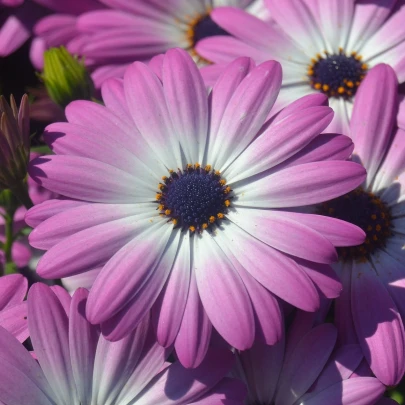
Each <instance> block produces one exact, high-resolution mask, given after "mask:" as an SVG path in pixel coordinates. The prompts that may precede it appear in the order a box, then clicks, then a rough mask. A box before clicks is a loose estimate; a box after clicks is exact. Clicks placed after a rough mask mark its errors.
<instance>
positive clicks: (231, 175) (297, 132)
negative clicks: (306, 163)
mask: <svg viewBox="0 0 405 405" xmlns="http://www.w3.org/2000/svg"><path fill="white" fill-rule="evenodd" d="M332 118H333V111H332V109H330V108H329V107H323V106H320V107H310V108H307V109H303V110H300V111H297V112H295V114H293V115H292V116H287V117H286V118H285V119H283V120H279V121H277V123H276V124H274V123H273V124H272V125H271V126H270V128H269V129H268V130H266V131H265V132H264V133H263V134H262V135H261V136H260V137H259V138H257V139H256V140H255V141H254V142H253V143H252V144H251V145H249V147H248V148H247V149H246V150H244V151H243V153H242V154H241V156H239V157H238V159H237V160H236V161H235V162H234V163H233V164H232V165H231V166H230V167H229V169H227V170H226V172H225V173H224V175H225V176H226V178H227V181H228V182H229V183H234V182H237V181H239V180H242V179H246V178H247V177H250V176H253V175H255V174H258V173H261V172H263V171H265V170H267V169H270V168H271V167H273V166H275V165H277V164H279V163H282V162H284V161H285V160H287V159H288V158H290V157H291V156H293V155H294V154H295V153H297V152H299V151H300V150H301V149H303V148H304V147H305V146H306V145H308V143H309V142H311V141H312V140H313V139H314V138H315V137H317V136H318V135H319V134H320V133H321V132H322V131H323V130H324V129H325V128H326V127H327V126H328V124H329V123H330V122H331V120H332Z"/></svg>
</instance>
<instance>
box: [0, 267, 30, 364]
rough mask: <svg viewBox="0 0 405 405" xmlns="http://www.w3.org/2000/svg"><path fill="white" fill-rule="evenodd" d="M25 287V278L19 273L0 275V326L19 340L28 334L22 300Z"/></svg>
mask: <svg viewBox="0 0 405 405" xmlns="http://www.w3.org/2000/svg"><path fill="white" fill-rule="evenodd" d="M27 289H28V282H27V279H26V278H25V277H23V276H22V275H20V274H10V275H8V276H3V277H0V326H1V327H2V328H5V329H6V330H7V331H8V332H10V333H11V334H12V335H13V336H14V337H15V338H16V339H18V340H19V341H20V342H24V340H25V339H27V337H28V336H29V334H28V325H27V306H26V304H27V303H26V302H25V301H24V297H25V295H26V294H27ZM0 357H1V356H0Z"/></svg>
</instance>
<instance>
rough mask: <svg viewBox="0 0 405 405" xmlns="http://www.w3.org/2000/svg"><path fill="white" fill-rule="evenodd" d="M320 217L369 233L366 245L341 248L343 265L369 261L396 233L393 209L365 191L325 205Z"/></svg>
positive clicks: (358, 189) (321, 208) (339, 249)
mask: <svg viewBox="0 0 405 405" xmlns="http://www.w3.org/2000/svg"><path fill="white" fill-rule="evenodd" d="M319 213H321V214H323V215H327V216H331V217H334V218H338V219H342V220H344V221H347V222H351V223H353V224H355V225H357V226H358V227H360V228H361V229H362V230H363V231H364V232H365V234H366V239H365V241H364V243H363V244H361V245H359V246H351V247H340V248H338V252H339V256H340V259H341V260H343V261H351V260H356V261H358V262H365V261H367V260H368V258H369V257H370V255H372V254H374V253H375V252H376V251H377V250H378V249H381V248H383V247H384V246H385V245H386V242H387V239H388V238H389V236H390V235H391V233H392V224H391V211H390V209H389V207H388V206H387V205H386V204H385V203H384V202H383V201H382V200H381V199H380V198H379V197H378V196H376V195H375V194H373V193H371V192H367V191H364V190H363V189H362V188H357V189H356V190H353V191H351V192H350V193H348V194H346V195H344V196H342V197H339V198H336V199H334V200H331V201H328V202H325V203H323V204H322V205H321V207H320V208H319Z"/></svg>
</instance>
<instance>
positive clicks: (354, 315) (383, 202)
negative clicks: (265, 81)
mask: <svg viewBox="0 0 405 405" xmlns="http://www.w3.org/2000/svg"><path fill="white" fill-rule="evenodd" d="M397 110H398V100H397V77H396V75H395V72H394V70H393V69H392V68H391V67H390V66H388V65H384V64H380V65H377V66H376V67H374V68H373V69H371V70H370V71H369V73H368V74H367V76H366V78H365V79H364V81H363V83H362V84H361V85H360V87H359V90H358V92H357V96H356V100H355V102H354V109H353V117H352V120H351V123H350V134H351V136H352V138H353V141H354V143H355V150H354V154H353V160H355V161H359V162H361V163H362V164H363V165H364V167H365V168H366V169H367V178H366V180H365V181H364V183H363V184H362V185H361V186H360V187H359V188H357V189H355V190H353V191H352V192H350V193H348V194H346V195H344V196H342V197H339V198H337V199H334V200H332V201H327V202H325V203H323V204H321V205H319V206H318V208H317V211H318V213H321V214H324V215H329V216H331V217H334V218H339V219H342V220H346V221H350V222H352V223H354V224H356V225H357V226H359V227H361V228H362V229H363V230H364V232H365V233H366V239H365V242H364V243H363V244H361V245H359V246H356V247H349V248H347V247H344V248H339V249H338V252H339V257H340V260H339V262H338V263H337V264H336V265H334V267H335V269H336V271H337V272H338V274H339V275H340V277H341V280H342V283H343V292H342V295H341V296H340V297H339V298H338V299H337V300H336V307H335V310H336V316H335V321H336V325H337V327H338V330H339V339H340V341H341V342H342V343H357V342H359V343H360V345H361V347H362V349H363V352H364V356H365V358H366V359H367V361H368V363H369V365H370V367H371V369H372V371H373V373H374V374H375V375H376V376H377V377H378V378H379V379H380V380H381V381H382V382H383V383H384V384H386V385H390V386H392V385H395V384H397V383H398V382H399V380H400V379H401V378H402V376H403V373H404V367H405V361H404V337H405V333H404V326H403V319H405V318H404V317H405V306H404V297H405V265H404V263H405V262H404V248H403V247H404V234H405V233H404V226H403V224H404V215H405V211H404V186H403V184H404V170H405V161H404V153H405V132H404V131H403V130H402V129H398V128H397V127H396V114H397Z"/></svg>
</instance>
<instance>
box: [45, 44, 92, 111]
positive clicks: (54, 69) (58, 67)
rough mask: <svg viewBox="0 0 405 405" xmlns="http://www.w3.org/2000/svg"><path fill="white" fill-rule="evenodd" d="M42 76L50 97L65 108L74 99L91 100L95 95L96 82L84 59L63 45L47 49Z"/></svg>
mask: <svg viewBox="0 0 405 405" xmlns="http://www.w3.org/2000/svg"><path fill="white" fill-rule="evenodd" d="M40 77H41V79H42V80H43V82H44V84H45V87H46V89H47V91H48V94H49V97H50V98H51V99H52V100H53V101H54V102H55V103H56V104H58V105H60V106H61V107H63V108H64V107H66V106H67V105H68V104H69V103H70V102H71V101H73V100H91V98H92V96H93V92H94V84H93V81H92V79H91V77H90V74H89V72H88V71H87V69H86V67H85V66H84V63H83V60H79V59H78V57H77V56H72V55H71V54H70V53H69V52H68V51H67V50H66V48H65V47H63V46H61V47H60V48H50V49H49V50H47V51H45V54H44V71H43V73H42V75H41V76H40Z"/></svg>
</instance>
